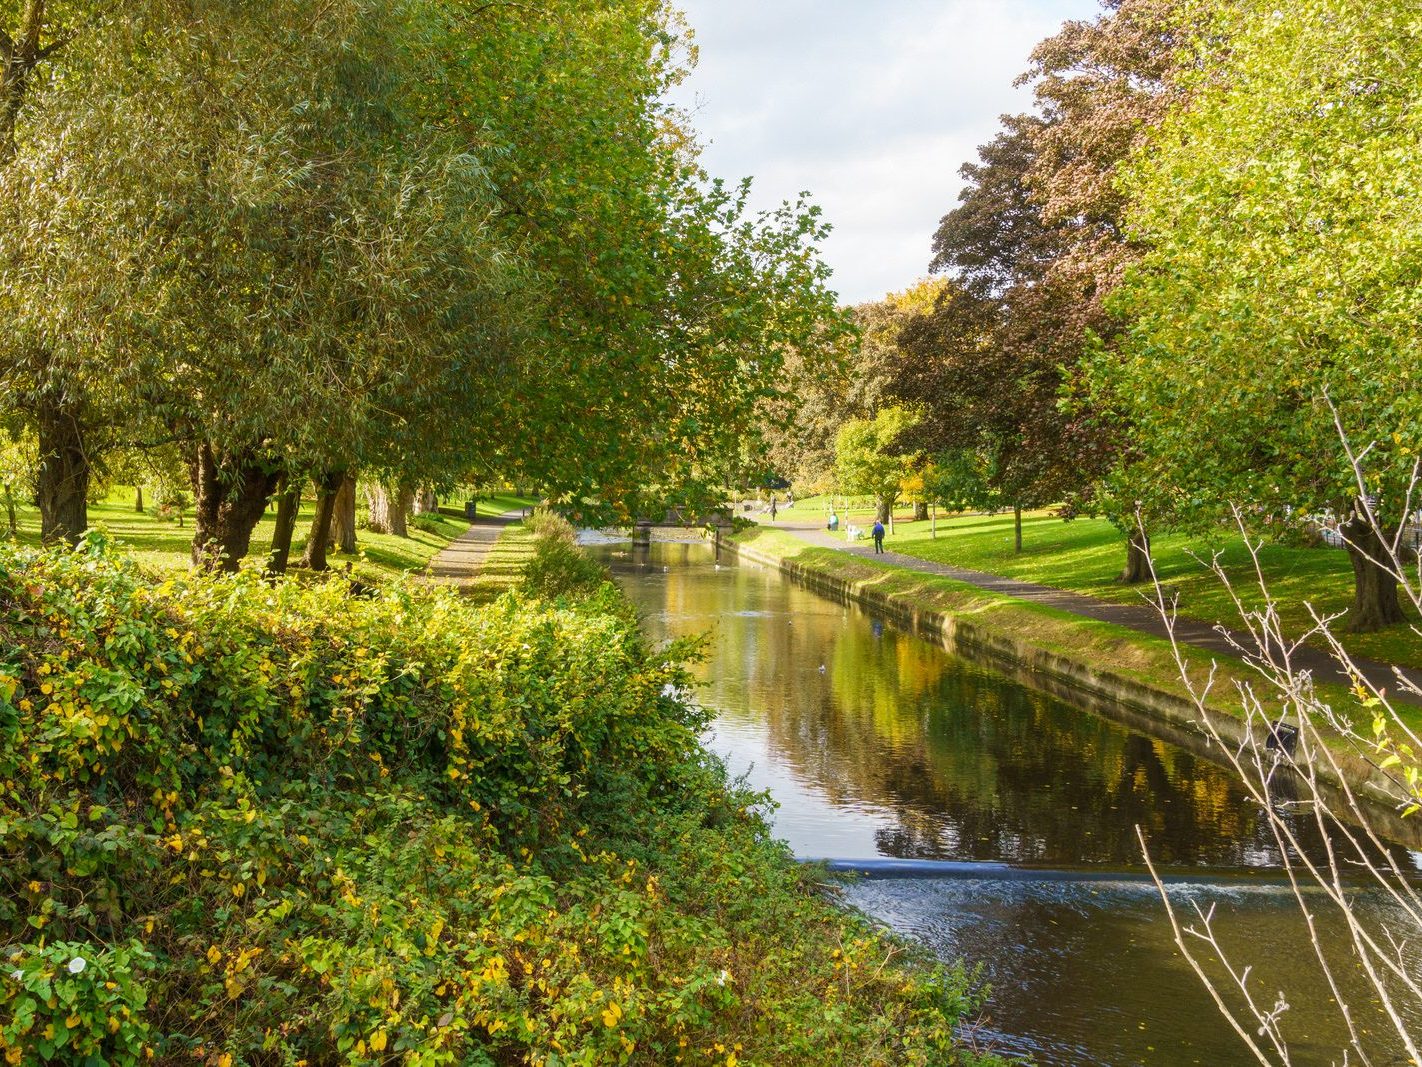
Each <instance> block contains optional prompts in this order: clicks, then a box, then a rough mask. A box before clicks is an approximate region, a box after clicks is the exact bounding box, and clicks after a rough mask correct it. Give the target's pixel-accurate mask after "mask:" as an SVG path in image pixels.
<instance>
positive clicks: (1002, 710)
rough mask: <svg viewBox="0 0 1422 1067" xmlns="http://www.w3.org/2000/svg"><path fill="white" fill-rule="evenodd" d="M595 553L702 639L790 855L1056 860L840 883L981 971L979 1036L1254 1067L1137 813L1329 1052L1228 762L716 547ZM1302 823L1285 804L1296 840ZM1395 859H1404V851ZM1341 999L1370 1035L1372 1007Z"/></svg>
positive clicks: (1183, 896)
mask: <svg viewBox="0 0 1422 1067" xmlns="http://www.w3.org/2000/svg"><path fill="white" fill-rule="evenodd" d="M589 551H590V552H591V553H592V554H593V555H594V556H596V557H597V558H599V559H602V560H603V561H604V562H606V563H607V564H608V565H609V566H610V567H611V568H612V569H613V572H614V574H615V576H616V578H617V580H618V581H619V583H620V584H621V585H622V587H623V588H624V589H625V590H626V592H627V593H628V595H629V596H630V597H631V598H632V599H633V601H634V602H635V603H636V604H637V605H638V607H639V609H640V610H641V612H642V613H643V616H644V620H645V621H644V624H645V626H646V628H647V630H648V632H649V633H650V634H651V636H652V637H653V638H655V639H658V640H661V639H669V638H675V637H683V636H687V635H691V634H698V633H702V634H706V635H707V640H708V644H707V648H706V652H707V656H706V659H705V661H704V662H703V663H701V664H699V665H698V668H697V674H698V677H699V678H700V680H701V682H702V683H703V685H702V688H701V689H700V691H699V693H698V694H697V699H698V700H699V701H700V702H701V703H702V704H703V705H704V706H706V707H707V708H708V709H710V710H711V711H712V712H713V713H714V722H713V725H712V727H711V729H710V731H709V733H708V736H707V738H706V742H707V745H708V747H709V748H710V749H711V750H712V751H714V752H716V753H717V754H719V755H720V756H721V757H722V758H723V759H724V760H725V762H726V764H727V766H728V767H729V768H730V769H731V771H732V773H733V774H736V775H739V776H742V777H743V778H744V781H745V782H746V784H747V785H748V786H749V787H750V788H752V789H755V790H758V791H764V792H766V793H767V794H768V795H769V796H770V797H771V798H772V799H773V801H774V804H775V807H774V810H773V814H772V819H773V824H774V828H775V832H776V834H777V835H778V836H779V837H781V838H783V839H784V840H785V841H786V842H788V844H789V845H790V847H791V849H792V850H793V851H794V853H795V854H796V855H797V856H799V857H802V858H826V859H869V858H876V857H891V858H909V859H933V860H957V861H990V862H1006V863H1010V864H1014V865H1018V866H1027V867H1031V868H1034V869H1044V870H1048V871H1050V872H1052V874H1051V877H1050V878H1044V879H1037V878H1030V879H1027V880H1010V881H1009V880H1002V879H998V878H993V877H988V878H977V877H970V878H951V879H948V878H913V879H893V878H886V879H870V880H862V881H857V882H854V883H852V884H851V885H850V886H849V887H848V888H847V889H846V890H845V893H844V896H845V899H846V901H847V902H848V903H849V904H851V905H852V906H855V907H857V908H859V909H861V910H862V911H863V912H865V913H866V914H867V915H869V916H870V917H871V918H873V919H875V920H877V921H880V922H882V923H884V924H886V925H887V926H889V927H890V928H892V929H893V930H895V931H897V932H899V933H901V934H904V935H906V936H908V937H910V938H913V939H916V940H918V941H920V942H922V943H924V944H926V945H927V946H929V947H930V948H931V949H932V950H933V951H934V952H935V953H937V954H938V955H939V956H941V957H942V958H943V959H945V960H948V961H952V960H956V959H960V958H961V959H963V960H965V961H967V962H968V963H969V964H970V965H972V964H981V965H982V968H983V977H984V979H985V981H987V982H988V983H989V985H990V986H991V996H990V999H989V1001H988V1006H987V1008H986V1010H985V1014H984V1018H983V1020H982V1022H981V1023H980V1024H979V1026H978V1028H977V1030H976V1037H975V1040H977V1041H979V1042H980V1043H982V1044H983V1045H986V1046H991V1047H993V1048H995V1049H997V1050H998V1051H999V1052H1002V1053H1005V1054H1021V1055H1026V1056H1031V1057H1032V1058H1033V1059H1034V1060H1035V1062H1037V1063H1040V1064H1102V1065H1112V1067H1118V1065H1132V1064H1171V1065H1173V1064H1209V1065H1220V1064H1236V1063H1238V1064H1243V1063H1248V1062H1252V1060H1251V1058H1250V1056H1249V1054H1248V1052H1247V1051H1246V1050H1245V1048H1244V1047H1243V1045H1242V1044H1241V1042H1240V1039H1239V1038H1238V1037H1237V1036H1235V1035H1234V1034H1233V1033H1232V1032H1231V1031H1230V1030H1229V1028H1228V1026H1227V1025H1226V1024H1225V1022H1224V1021H1223V1020H1222V1019H1221V1018H1220V1016H1219V1013H1218V1012H1217V1011H1216V1009H1215V1007H1214V1005H1213V1003H1212V1002H1211V1000H1210V999H1209V997H1208V995H1207V994H1206V992H1205V991H1204V989H1203V988H1202V986H1201V985H1200V983H1199V982H1198V980H1197V979H1196V978H1195V976H1194V975H1193V973H1192V972H1191V971H1190V969H1189V967H1188V965H1187V964H1186V962H1185V960H1184V959H1183V958H1182V957H1181V956H1180V954H1179V952H1178V950H1177V949H1176V948H1175V946H1174V944H1173V943H1172V940H1171V932H1170V926H1169V923H1168V921H1167V919H1166V917H1165V913H1164V910H1163V907H1162V904H1161V901H1160V898H1159V895H1158V894H1157V892H1156V890H1155V888H1154V887H1153V886H1152V885H1150V884H1149V883H1148V882H1145V881H1142V880H1141V875H1142V873H1143V867H1142V863H1141V855H1140V846H1139V844H1138V841H1137V837H1136V831H1135V827H1136V826H1137V825H1139V826H1141V827H1142V828H1143V830H1144V832H1145V835H1146V840H1147V844H1148V847H1149V849H1150V852H1151V856H1152V858H1153V859H1154V861H1155V862H1156V863H1157V864H1158V865H1160V866H1161V867H1162V868H1164V869H1168V870H1169V871H1170V873H1171V874H1173V875H1176V876H1183V877H1184V878H1185V880H1186V881H1185V884H1181V885H1177V886H1172V888H1171V895H1172V898H1173V899H1175V900H1176V902H1177V904H1179V905H1180V906H1181V907H1184V908H1187V909H1188V908H1190V907H1191V906H1193V905H1195V904H1198V905H1199V906H1200V907H1202V908H1209V907H1211V906H1213V907H1214V908H1215V909H1216V910H1215V914H1216V929H1217V932H1218V933H1219V936H1220V937H1221V939H1222V942H1223V944H1224V946H1225V948H1226V950H1227V951H1228V952H1229V953H1231V955H1232V956H1233V957H1234V958H1235V959H1236V960H1237V962H1238V963H1239V964H1240V965H1244V964H1249V965H1250V966H1252V968H1253V970H1252V972H1251V976H1250V983H1249V984H1250V988H1251V990H1252V991H1254V994H1255V995H1256V996H1257V997H1258V998H1259V999H1260V1000H1261V1001H1264V1002H1265V1003H1267V1004H1268V1005H1270V1006H1272V1005H1273V1004H1274V1003H1275V999H1276V996H1277V995H1278V994H1280V993H1282V997H1283V999H1284V1000H1285V1001H1286V1002H1287V1003H1288V1004H1289V1005H1290V1007H1289V1009H1288V1010H1287V1011H1286V1012H1285V1013H1284V1015H1283V1022H1282V1029H1283V1032H1284V1034H1285V1035H1286V1037H1287V1038H1288V1040H1289V1042H1290V1046H1291V1048H1290V1051H1291V1055H1292V1062H1293V1063H1295V1064H1327V1063H1333V1062H1342V1049H1343V1046H1344V1031H1343V1028H1342V1023H1341V1021H1340V1019H1339V1018H1338V1014H1337V1012H1336V1011H1330V1010H1329V1008H1328V1006H1329V1004H1330V997H1329V993H1328V989H1327V986H1326V985H1325V983H1324V979H1323V977H1322V975H1321V973H1319V971H1318V968H1317V967H1316V965H1311V964H1312V952H1311V949H1310V948H1309V945H1308V942H1307V940H1306V937H1305V930H1304V924H1303V923H1302V921H1301V920H1300V918H1299V913H1298V908H1297V905H1296V903H1295V902H1294V900H1293V899H1292V897H1290V896H1288V895H1287V893H1286V891H1284V890H1282V889H1281V888H1280V887H1279V886H1277V885H1275V884H1271V881H1272V879H1270V878H1269V877H1268V875H1269V874H1270V873H1271V872H1277V869H1278V867H1279V863H1280V857H1279V854H1278V851H1277V848H1276V846H1275V842H1274V839H1273V836H1272V834H1271V833H1270V832H1269V830H1268V827H1267V820H1265V819H1263V818H1261V816H1260V813H1259V811H1258V810H1257V809H1256V808H1255V807H1253V806H1252V805H1251V804H1250V802H1249V801H1248V799H1247V798H1246V797H1245V795H1244V792H1243V789H1242V787H1241V786H1240V785H1239V784H1238V783H1236V782H1235V781H1233V780H1232V778H1231V777H1230V775H1229V774H1228V773H1227V772H1226V770H1224V769H1223V768H1221V767H1219V766H1217V765H1216V764H1214V763H1212V762H1210V761H1208V760H1205V759H1202V758H1200V757H1198V756H1196V755H1193V754H1191V753H1189V752H1186V751H1184V750H1182V749H1180V748H1176V747H1174V746H1172V745H1170V744H1168V743H1166V742H1164V741H1161V740H1158V739H1154V738H1151V737H1148V736H1146V735H1144V734H1141V733H1138V732H1134V731H1132V730H1131V729H1128V728H1126V727H1124V726H1121V725H1118V724H1117V723H1115V722H1112V721H1110V720H1109V719H1106V718H1103V717H1100V716H1098V715H1095V714H1092V713H1090V712H1087V711H1083V710H1080V709H1078V708H1075V707H1072V706H1071V705H1070V704H1067V703H1064V702H1062V701H1060V700H1057V699H1054V698H1052V697H1050V696H1046V695H1044V694H1042V693H1038V692H1036V691H1033V690H1031V689H1028V688H1025V687H1023V686H1021V685H1018V684H1016V683H1014V682H1012V681H1009V680H1008V679H1006V678H1004V677H1002V676H1001V675H999V674H997V673H995V672H994V671H992V670H990V669H988V668H985V667H981V666H977V665H974V664H972V663H969V662H967V661H965V660H963V659H960V658H956V657H954V656H950V655H949V654H948V653H947V652H946V651H945V650H943V649H942V648H941V647H939V646H938V645H936V644H932V643H930V642H928V641H925V640H923V639H921V638H918V637H915V636H912V635H909V634H905V633H902V632H900V631H898V630H896V629H895V628H894V627H893V626H891V625H889V624H887V623H885V622H883V621H881V620H879V619H876V618H875V617H873V616H872V615H871V614H869V613H867V612H864V611H861V610H859V609H857V608H855V607H852V606H850V607H846V606H842V605H840V604H837V603H834V602H832V601H830V600H828V599H826V598H824V597H821V596H819V595H817V594H815V593H812V592H809V591H807V590H805V589H802V588H800V587H798V586H796V585H794V584H793V583H791V582H789V581H787V580H786V579H784V578H782V577H781V576H780V575H779V574H777V573H776V572H774V571H772V570H770V569H768V568H763V567H760V566H756V565H753V564H737V563H736V562H735V561H734V560H733V559H729V558H727V559H722V560H720V561H717V560H716V559H715V558H714V556H713V549H712V548H711V546H709V545H707V544H704V543H676V542H654V543H653V544H652V546H651V547H650V549H634V548H633V547H632V546H631V545H630V543H627V542H610V543H599V544H593V545H590V546H589ZM1310 825H1311V823H1308V822H1306V821H1301V832H1302V833H1304V835H1305V837H1306V838H1308V837H1309V836H1310V835H1308V828H1309V826H1310ZM1316 838H1317V834H1316V833H1315V834H1313V835H1312V836H1311V838H1310V840H1311V841H1312V842H1313V843H1315V844H1316V840H1315V839H1316ZM1395 856H1396V857H1397V859H1398V860H1399V862H1401V863H1403V864H1406V865H1407V866H1408V868H1409V869H1416V868H1417V867H1418V866H1419V857H1418V856H1416V855H1415V854H1412V853H1408V852H1406V851H1405V850H1402V849H1400V848H1399V849H1397V850H1396V852H1395ZM1078 874H1079V875H1081V877H1077V876H1076V875H1078ZM1103 878H1104V880H1101V879H1103ZM1361 906H1363V907H1366V908H1375V909H1384V908H1386V907H1387V906H1388V905H1387V904H1386V903H1385V902H1383V901H1380V900H1376V899H1373V898H1368V899H1366V900H1365V901H1364V902H1363V903H1362V905H1361ZM1319 908H1320V909H1323V910H1326V908H1325V905H1324V904H1323V902H1322V899H1321V898H1319ZM1321 929H1322V931H1323V933H1322V940H1323V943H1324V946H1325V950H1327V951H1329V952H1330V953H1345V952H1346V946H1345V943H1344V941H1343V940H1342V936H1341V929H1340V927H1339V925H1338V924H1337V923H1336V922H1333V921H1332V919H1331V917H1330V916H1329V915H1326V914H1325V915H1323V917H1322V919H1321ZM1339 958H1342V956H1340V957H1339ZM1411 962H1412V964H1413V965H1414V966H1419V967H1422V965H1419V961H1418V959H1417V957H1416V956H1414V957H1413V959H1412V961H1411ZM1418 973H1422V970H1419V971H1418ZM1354 1010H1355V1012H1359V1011H1361V1012H1362V1015H1361V1017H1360V1025H1361V1026H1362V1027H1364V1028H1367V1029H1370V1030H1381V1028H1382V1027H1381V1025H1380V1023H1379V1022H1378V1021H1377V1020H1376V1019H1374V1018H1372V1017H1370V1016H1369V1015H1368V1014H1367V1012H1368V1011H1369V1010H1371V1009H1369V1008H1368V1007H1367V1006H1366V1005H1364V1007H1362V1008H1359V1007H1358V1006H1357V1005H1355V1008H1354ZM1415 1021H1416V1022H1417V1024H1418V1029H1419V1030H1422V1019H1418V1020H1415ZM1350 1062H1354V1061H1353V1060H1350ZM1382 1062H1396V1063H1405V1062H1407V1061H1406V1060H1405V1059H1404V1058H1401V1057H1398V1058H1395V1059H1392V1060H1384V1061H1382Z"/></svg>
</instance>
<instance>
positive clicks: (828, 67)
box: [675, 0, 1099, 302]
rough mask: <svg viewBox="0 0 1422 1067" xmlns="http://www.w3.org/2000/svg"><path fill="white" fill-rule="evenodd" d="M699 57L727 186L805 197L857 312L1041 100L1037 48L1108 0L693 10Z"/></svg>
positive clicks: (912, 1)
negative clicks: (824, 223)
mask: <svg viewBox="0 0 1422 1067" xmlns="http://www.w3.org/2000/svg"><path fill="white" fill-rule="evenodd" d="M681 6H682V7H683V8H684V9H685V11H686V13H687V17H688V19H689V21H690V23H691V25H692V26H693V28H694V29H695V31H696V37H697V43H698V45H699V46H700V51H701V58H700V64H699V66H698V68H697V70H696V71H695V72H694V73H693V74H692V76H691V77H690V78H689V79H688V81H687V83H686V84H685V85H683V86H681V87H680V89H679V90H678V92H677V95H676V97H675V99H676V102H677V103H679V104H681V105H682V106H684V107H687V108H689V109H690V110H691V111H692V113H693V115H692V118H693V124H694V125H695V127H696V129H697V130H698V132H699V134H700V136H701V139H702V141H703V143H704V144H705V145H706V150H705V153H704V156H703V162H704V164H705V166H706V167H707V169H708V170H709V171H710V172H711V173H712V174H713V175H716V176H718V177H723V178H726V179H730V180H734V179H738V178H741V177H743V176H745V175H748V174H749V175H753V176H754V177H755V203H756V206H758V207H773V206H775V205H776V204H778V203H779V202H780V201H782V200H784V199H787V198H790V197H793V196H795V195H796V194H797V193H799V192H800V191H801V190H808V191H809V192H810V193H811V195H812V197H813V199H814V200H815V201H816V202H817V203H818V204H820V205H821V207H823V208H824V211H825V216H826V218H827V219H828V220H829V221H830V222H831V223H832V224H833V225H834V228H835V231H834V233H833V234H832V235H831V236H830V239H829V241H828V242H827V244H826V247H825V258H826V260H827V261H828V262H829V264H830V265H831V266H832V267H833V268H834V271H835V277H834V282H833V284H834V286H835V288H837V289H838V290H839V292H840V294H841V296H842V297H843V298H844V299H845V300H847V301H850V302H858V301H861V300H870V299H874V298H875V297H878V296H881V295H883V294H884V293H885V292H888V291H889V290H892V289H902V288H903V287H904V286H905V285H908V284H910V283H911V282H913V281H914V280H915V279H916V278H919V277H922V276H923V275H924V274H925V273H926V272H927V269H928V260H929V255H930V253H929V243H930V241H931V239H932V236H933V231H934V230H935V229H936V228H937V225H938V220H939V219H940V218H941V217H942V216H943V214H944V213H945V212H947V211H948V210H949V209H951V208H952V207H953V205H954V204H955V203H956V202H957V197H958V192H959V190H960V188H961V186H962V182H961V179H960V178H959V177H958V168H959V167H961V166H962V165H963V164H964V163H966V162H968V161H970V160H972V159H973V158H975V157H976V154H977V146H978V145H980V144H982V143H983V142H985V141H987V140H989V139H991V137H992V136H993V134H994V132H995V131H996V128H997V120H998V117H999V116H1000V115H1002V114H1004V113H1008V112H1012V111H1020V110H1023V109H1025V108H1026V107H1027V106H1029V104H1030V100H1029V97H1028V95H1027V94H1026V92H1025V91H1023V90H1018V89H1014V88H1013V86H1012V82H1013V80H1014V79H1015V78H1016V77H1017V75H1018V74H1020V73H1021V72H1022V71H1023V70H1024V69H1025V67H1026V65H1027V57H1028V54H1029V53H1030V52H1031V50H1032V46H1033V45H1034V44H1036V43H1037V41H1039V40H1041V39H1042V38H1043V37H1046V36H1047V35H1048V34H1050V33H1053V32H1055V30H1056V29H1057V27H1058V26H1059V25H1060V24H1061V22H1062V20H1063V19H1066V18H1090V17H1093V16H1094V15H1095V14H1096V12H1097V11H1098V10H1099V5H1098V3H1097V0H883V2H877V3H865V2H863V0H683V3H682V5H681Z"/></svg>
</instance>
